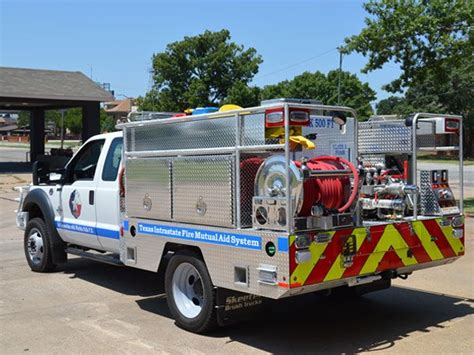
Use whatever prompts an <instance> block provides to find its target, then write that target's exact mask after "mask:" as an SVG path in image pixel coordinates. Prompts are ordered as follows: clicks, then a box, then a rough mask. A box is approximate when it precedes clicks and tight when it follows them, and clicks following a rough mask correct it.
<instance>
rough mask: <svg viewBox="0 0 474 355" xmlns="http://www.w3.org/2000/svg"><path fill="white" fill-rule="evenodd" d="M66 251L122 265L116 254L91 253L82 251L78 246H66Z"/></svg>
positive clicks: (102, 261)
mask: <svg viewBox="0 0 474 355" xmlns="http://www.w3.org/2000/svg"><path fill="white" fill-rule="evenodd" d="M66 253H68V254H72V255H77V256H80V257H83V258H87V259H91V260H95V261H99V262H101V263H106V264H111V265H115V266H124V264H123V263H122V262H121V261H120V259H119V257H118V255H117V254H105V255H104V254H96V253H91V252H88V251H84V250H82V249H79V248H72V247H69V248H66Z"/></svg>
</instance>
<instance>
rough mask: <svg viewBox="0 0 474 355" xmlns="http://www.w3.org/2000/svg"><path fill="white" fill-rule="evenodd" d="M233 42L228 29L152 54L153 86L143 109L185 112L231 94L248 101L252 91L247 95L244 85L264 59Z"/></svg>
mask: <svg viewBox="0 0 474 355" xmlns="http://www.w3.org/2000/svg"><path fill="white" fill-rule="evenodd" d="M230 39H231V36H230V33H229V31H228V30H221V31H218V32H211V31H205V32H204V33H203V34H200V35H197V36H192V37H184V39H183V40H182V41H178V42H173V43H170V44H168V46H167V47H166V50H165V51H164V52H162V53H157V54H155V55H153V58H152V60H153V81H154V84H153V88H152V89H151V90H150V91H149V92H148V93H147V94H146V95H145V97H143V98H140V100H139V106H140V108H141V109H143V110H158V111H183V110H185V109H187V108H189V107H197V106H208V105H219V104H221V103H223V102H225V100H226V98H227V97H228V95H229V93H233V95H238V96H239V97H241V98H244V97H245V100H249V99H250V98H251V97H252V89H249V90H248V92H245V93H244V92H243V91H242V85H244V86H247V84H248V83H249V82H250V81H251V80H252V78H253V77H254V75H255V74H256V73H257V72H258V67H259V64H260V63H261V62H262V59H261V57H260V56H259V55H258V54H257V51H256V50H255V49H254V48H248V49H244V47H243V46H241V45H238V44H236V43H234V42H231V41H230ZM234 86H237V87H236V88H233V87H234Z"/></svg>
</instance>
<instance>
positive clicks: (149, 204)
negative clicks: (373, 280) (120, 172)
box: [125, 158, 172, 220]
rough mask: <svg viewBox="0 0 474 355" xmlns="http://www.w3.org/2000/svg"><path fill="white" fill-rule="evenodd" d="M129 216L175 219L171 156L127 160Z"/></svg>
mask: <svg viewBox="0 0 474 355" xmlns="http://www.w3.org/2000/svg"><path fill="white" fill-rule="evenodd" d="M125 169H126V172H127V179H126V200H127V204H126V205H127V211H126V213H127V216H128V217H141V218H150V219H161V220H171V218H172V208H171V161H170V159H169V158H140V159H127V161H126V166H125Z"/></svg>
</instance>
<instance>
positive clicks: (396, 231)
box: [289, 218, 464, 287]
mask: <svg viewBox="0 0 474 355" xmlns="http://www.w3.org/2000/svg"><path fill="white" fill-rule="evenodd" d="M442 221H443V219H442V218H433V219H427V220H419V221H415V222H403V223H394V224H386V225H377V226H372V227H360V228H350V229H341V230H337V231H332V232H325V234H329V238H327V242H324V243H317V242H313V243H311V245H310V247H309V251H310V252H311V260H309V261H305V262H302V263H300V264H297V263H296V261H295V259H296V258H295V253H296V246H295V239H296V236H291V237H290V252H289V257H290V275H291V276H290V277H291V278H290V287H299V286H303V285H311V284H316V283H321V282H325V281H332V280H338V279H343V278H348V277H354V276H361V275H366V274H373V273H376V272H382V271H385V270H393V269H397V268H400V267H404V266H410V265H416V264H422V263H427V262H431V261H436V260H441V259H446V258H452V257H458V256H461V255H464V238H456V237H454V236H453V228H452V227H451V225H450V224H447V225H444V223H443V222H442ZM349 238H352V240H355V253H354V254H353V255H350V256H349V259H348V258H347V255H344V252H343V249H344V244H345V243H346V242H347V240H348V239H349Z"/></svg>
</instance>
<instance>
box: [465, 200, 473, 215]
mask: <svg viewBox="0 0 474 355" xmlns="http://www.w3.org/2000/svg"><path fill="white" fill-rule="evenodd" d="M464 212H465V213H474V197H470V198H466V199H464Z"/></svg>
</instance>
